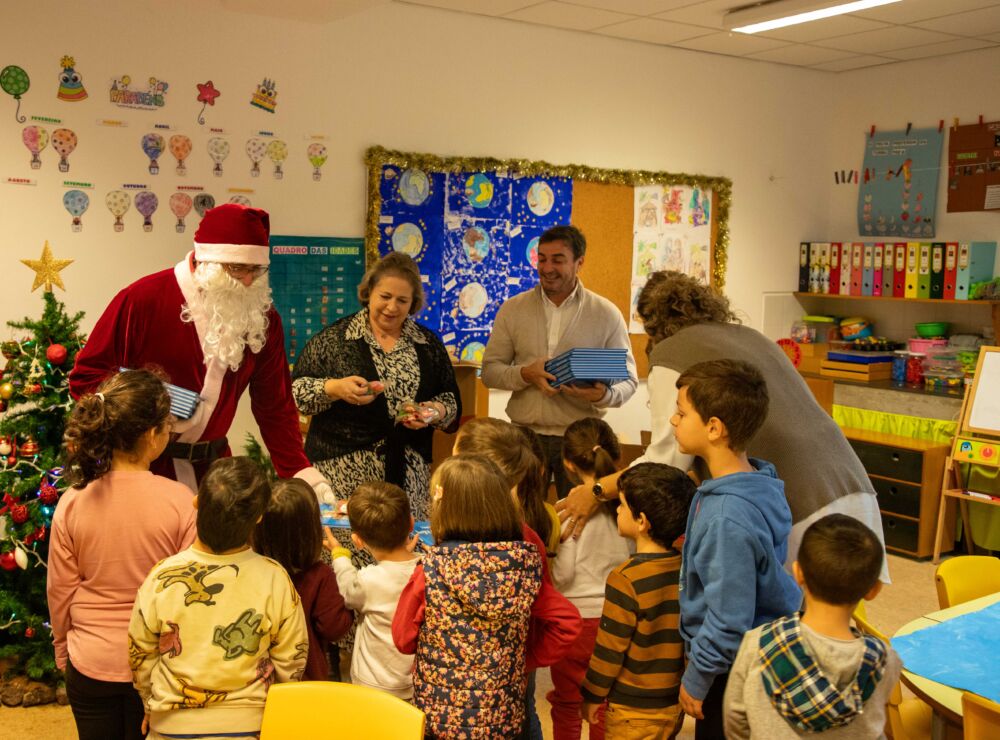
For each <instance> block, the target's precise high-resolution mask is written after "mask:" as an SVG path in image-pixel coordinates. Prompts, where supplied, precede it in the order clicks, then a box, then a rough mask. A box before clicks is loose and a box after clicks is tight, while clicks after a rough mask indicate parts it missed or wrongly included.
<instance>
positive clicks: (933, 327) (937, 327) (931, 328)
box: [914, 321, 951, 339]
mask: <svg viewBox="0 0 1000 740" xmlns="http://www.w3.org/2000/svg"><path fill="white" fill-rule="evenodd" d="M949 326H951V324H949V323H948V322H947V321H927V322H924V323H922V324H917V325H916V326H915V327H914V328H915V329H916V330H917V336H918V337H923V338H924V339H930V338H932V337H943V336H944V335H945V334H947V333H948V327H949Z"/></svg>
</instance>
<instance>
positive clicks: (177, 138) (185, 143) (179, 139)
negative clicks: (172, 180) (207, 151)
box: [170, 134, 191, 175]
mask: <svg viewBox="0 0 1000 740" xmlns="http://www.w3.org/2000/svg"><path fill="white" fill-rule="evenodd" d="M170 153H171V154H173V155H174V158H175V159H176V160H177V174H178V175H186V174H187V167H185V166H184V160H185V159H187V158H188V155H189V154H190V153H191V139H189V138H188V137H186V136H184V134H174V135H173V136H171V137H170Z"/></svg>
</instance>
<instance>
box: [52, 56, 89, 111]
mask: <svg viewBox="0 0 1000 740" xmlns="http://www.w3.org/2000/svg"><path fill="white" fill-rule="evenodd" d="M59 64H60V66H62V68H63V71H62V72H61V73H60V74H59V92H57V93H56V97H57V98H59V99H60V100H65V101H66V102H67V103H79V102H80V101H81V100H86V99H87V90H86V89H85V88H84V87H83V80H82V79H80V73H79V72H77V71H76V70H75V69H73V67H74V66H75V65H76V60H75V59H73V57H71V56H65V57H63V58H62V59H60V60H59Z"/></svg>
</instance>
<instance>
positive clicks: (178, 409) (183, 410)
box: [164, 383, 201, 419]
mask: <svg viewBox="0 0 1000 740" xmlns="http://www.w3.org/2000/svg"><path fill="white" fill-rule="evenodd" d="M164 385H165V386H167V393H168V394H169V395H170V413H171V414H173V415H174V416H176V417H177V418H178V419H190V418H191V417H192V416H194V412H195V409H197V408H198V403H199V402H200V401H201V397H200V396H199V395H198V394H197V393H195V392H194V391H189V390H188V389H187V388H181V387H180V386H179V385H172V384H170V383H164Z"/></svg>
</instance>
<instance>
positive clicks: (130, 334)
mask: <svg viewBox="0 0 1000 740" xmlns="http://www.w3.org/2000/svg"><path fill="white" fill-rule="evenodd" d="M227 205H229V204H227ZM213 210H218V209H213ZM207 217H208V214H206V219H207ZM264 217H265V219H266V214H264ZM195 238H196V241H197V240H198V236H197V235H196V237H195ZM265 244H266V241H265ZM196 247H197V245H196ZM265 250H266V247H265ZM195 254H196V253H195V252H192V253H191V254H189V255H188V257H187V258H186V259H185V260H184V261H183V262H181V263H180V264H178V265H177V266H176V267H174V268H173V269H172V270H164V271H162V272H158V273H155V274H153V275H148V276H146V277H144V278H141V279H140V280H138V281H136V282H134V283H132V285H130V286H128V287H127V288H125V289H124V290H122V291H121V292H120V293H118V295H117V296H115V298H114V300H113V301H111V304H110V305H109V306H108V307H107V309H106V310H105V311H104V314H103V315H102V316H101V318H100V319H99V320H98V322H97V325H96V326H95V327H94V330H93V332H92V333H91V334H90V337H89V338H88V340H87V343H86V345H85V346H84V347H83V349H82V350H80V352H79V353H78V354H77V356H76V365H75V366H74V368H73V370H72V371H71V372H70V375H69V386H70V393H71V394H72V395H73V397H74V398H79V397H80V395H82V394H84V393H88V392H94V391H95V390H96V389H97V386H98V385H99V384H100V383H101V381H103V380H104V379H105V378H107V377H108V376H109V375H111V374H113V373H116V372H118V369H119V368H122V367H126V368H130V369H138V368H153V367H159V368H161V369H162V370H163V371H164V372H165V373H166V374H167V376H168V380H169V382H171V383H173V384H174V385H178V386H181V387H183V388H187V389H189V390H193V391H196V392H197V393H198V394H199V396H200V397H201V402H200V403H199V404H198V408H197V410H196V412H195V414H194V416H192V417H191V418H190V419H185V420H181V421H179V422H177V423H175V425H174V432H177V433H179V435H180V436H179V437H178V438H177V440H176V441H177V442H181V443H200V442H207V443H211V442H215V445H214V446H215V448H216V450H215V451H216V452H217V455H215V456H218V457H223V456H228V455H230V454H231V451H230V447H229V445H228V444H227V443H226V442H225V441H224V438H225V436H226V433H227V432H228V431H229V428H230V426H231V425H232V421H233V417H234V416H235V414H236V408H237V406H238V404H239V400H240V397H241V396H242V395H243V393H244V391H245V390H246V389H247V387H249V388H250V401H251V410H252V411H253V415H254V419H255V420H256V421H257V424H258V426H259V427H260V433H261V436H262V437H263V438H264V444H265V445H266V446H267V450H268V452H269V453H270V455H271V460H272V462H273V463H274V467H275V470H276V471H277V473H278V475H279V476H281V477H283V478H289V477H292V476H295V475H297V477H300V478H303V479H305V480H306V481H307V482H309V483H310V484H311V485H313V486H316V485H317V484H320V483H322V482H323V481H324V479H323V477H322V475H320V474H319V472H318V471H317V470H316V469H315V468H312V467H311V466H310V464H309V460H308V459H307V458H306V456H305V452H304V451H303V448H302V434H301V432H300V431H299V416H298V410H297V409H296V407H295V402H294V400H293V399H292V387H291V380H290V378H289V373H288V361H287V359H286V357H285V340H284V331H283V329H282V326H281V318H280V317H279V316H278V313H277V311H275V310H274V308H273V307H272V308H271V309H270V311H269V314H268V329H267V340H266V342H265V344H264V346H263V348H262V349H261V350H260V352H258V353H257V354H254V353H253V352H252V351H251V350H250V349H249V348H248V349H246V350H244V354H243V360H242V362H241V363H240V366H239V369H238V370H236V371H235V372H234V371H232V370H230V369H229V368H228V367H226V366H225V365H224V364H223V363H222V362H220V361H219V360H217V359H213V360H211V361H210V362H206V361H205V356H204V354H203V352H202V345H201V341H200V338H199V334H198V329H197V327H196V325H195V323H194V322H190V321H182V320H181V309H182V306H183V305H184V304H190V303H192V302H194V301H196V300H197V299H198V288H197V287H196V285H195V283H194V280H193V278H192V274H191V268H192V265H193V261H192V260H193V258H194V257H195ZM199 256H200V254H199ZM239 256H240V257H241V258H242V259H240V260H239V261H240V262H250V261H251V260H250V259H249V258H247V256H246V255H245V254H240V255H239ZM233 261H235V260H233ZM265 261H266V259H265ZM255 263H257V264H259V263H260V262H259V259H258V260H256V261H255ZM194 450H195V453H196V454H195V459H197V457H198V454H197V453H198V452H200V453H202V454H204V451H205V450H204V447H203V446H197V447H195V448H194ZM170 453H171V449H170V448H169V447H168V449H167V452H165V453H164V454H163V455H162V456H161V457H160V458H159V459H157V460H156V461H155V462H154V463H153V465H152V466H151V467H152V470H153V472H154V473H157V474H159V475H164V476H167V477H170V478H176V479H177V480H180V481H181V482H184V483H186V484H188V485H189V486H191V487H192V488H196V480H200V479H201V477H202V475H203V474H204V472H205V471H206V470H207V468H208V465H209V462H200V463H199V462H196V463H194V464H193V465H192V463H190V462H188V461H187V460H182V459H179V458H177V457H171V456H170Z"/></svg>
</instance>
